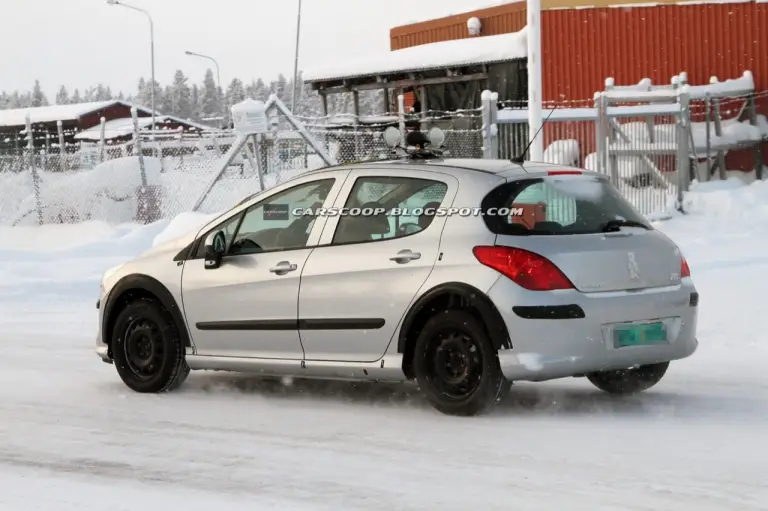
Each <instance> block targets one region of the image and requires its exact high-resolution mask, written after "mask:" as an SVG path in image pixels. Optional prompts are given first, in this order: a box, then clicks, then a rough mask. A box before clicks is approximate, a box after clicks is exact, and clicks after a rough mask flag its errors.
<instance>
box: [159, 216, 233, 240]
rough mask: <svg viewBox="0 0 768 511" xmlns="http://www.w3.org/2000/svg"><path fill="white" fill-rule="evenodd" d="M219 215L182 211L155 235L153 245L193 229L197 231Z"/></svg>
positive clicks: (181, 235) (180, 235) (185, 233)
mask: <svg viewBox="0 0 768 511" xmlns="http://www.w3.org/2000/svg"><path fill="white" fill-rule="evenodd" d="M217 216H218V215H206V214H203V213H193V212H189V213H182V214H180V215H178V216H177V217H175V218H173V219H171V220H170V222H168V224H167V225H166V227H165V229H163V231H162V232H161V233H160V234H158V235H157V236H155V238H154V240H153V241H152V246H157V245H160V244H162V243H165V242H167V241H171V240H173V239H176V238H181V237H183V236H186V235H187V234H190V233H192V232H193V231H195V232H197V231H199V230H200V228H202V227H203V225H205V224H207V223H208V222H210V221H211V220H213V219H214V218H216V217H217Z"/></svg>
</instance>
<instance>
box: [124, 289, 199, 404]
mask: <svg viewBox="0 0 768 511" xmlns="http://www.w3.org/2000/svg"><path fill="white" fill-rule="evenodd" d="M112 357H113V358H114V361H115V367H116V368H117V373H118V374H119V375H120V378H121V379H122V380H123V382H124V383H125V384H126V385H127V386H128V387H129V388H130V389H132V390H134V391H136V392H146V393H148V392H164V391H168V390H173V389H175V388H176V387H178V386H179V385H181V384H182V383H183V382H184V380H186V379H187V376H188V375H189V366H188V365H187V363H186V362H185V360H184V345H183V343H182V341H181V338H180V336H179V333H178V328H177V327H176V324H175V322H174V321H173V318H172V317H171V315H170V314H169V313H168V311H167V310H165V308H164V307H163V306H162V305H161V304H160V303H158V302H156V301H154V300H147V299H141V300H137V301H134V302H131V303H129V304H128V305H127V306H126V307H125V308H124V309H123V310H122V311H120V314H119V315H118V316H117V319H116V320H115V326H114V329H113V331H112Z"/></svg>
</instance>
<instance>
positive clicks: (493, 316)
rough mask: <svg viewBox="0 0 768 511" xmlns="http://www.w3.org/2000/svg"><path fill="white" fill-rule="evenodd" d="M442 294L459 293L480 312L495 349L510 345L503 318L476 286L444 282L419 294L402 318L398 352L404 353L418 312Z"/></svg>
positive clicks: (509, 346)
mask: <svg viewBox="0 0 768 511" xmlns="http://www.w3.org/2000/svg"><path fill="white" fill-rule="evenodd" d="M444 294H453V295H459V296H461V297H462V298H463V299H465V300H466V301H467V303H468V304H469V305H470V306H471V307H473V308H475V309H477V310H478V311H479V312H480V315H481V316H482V318H483V322H484V323H485V325H484V326H485V327H486V329H487V330H488V333H489V334H490V336H491V340H492V341H493V343H494V345H495V346H496V348H497V349H501V348H511V347H512V343H511V341H510V336H509V332H508V330H507V325H506V323H504V319H503V318H502V317H501V314H500V313H499V310H498V309H497V308H496V306H495V305H494V304H493V302H492V301H491V299H490V298H488V296H487V295H486V294H485V293H483V292H482V291H480V290H479V289H477V288H476V287H474V286H470V285H469V284H465V283H463V282H445V283H443V284H439V285H437V286H435V287H433V288H432V289H430V290H429V291H427V292H426V293H424V294H423V295H421V296H420V297H419V299H418V300H416V302H415V303H414V304H413V305H412V306H411V308H410V309H409V310H408V313H407V314H406V316H405V319H404V320H403V325H402V328H400V334H399V336H398V340H397V352H398V353H405V348H406V339H407V337H408V332H409V331H410V329H411V326H412V325H413V322H414V320H415V319H416V317H417V316H418V314H419V312H421V311H422V310H423V309H424V307H425V306H426V305H427V304H428V303H429V302H430V301H432V300H434V299H435V298H437V297H438V296H440V295H444Z"/></svg>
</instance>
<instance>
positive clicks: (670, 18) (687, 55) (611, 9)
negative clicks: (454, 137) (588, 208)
mask: <svg viewBox="0 0 768 511" xmlns="http://www.w3.org/2000/svg"><path fill="white" fill-rule="evenodd" d="M585 1H586V3H588V4H589V5H577V4H578V2H579V0H552V1H549V2H547V1H545V2H543V8H544V10H543V11H542V16H541V34H542V68H543V69H542V78H543V84H542V86H543V99H544V101H545V103H549V104H552V103H558V104H560V105H563V106H564V105H566V104H568V105H571V106H590V105H591V104H592V98H593V96H594V93H595V92H597V91H602V90H604V87H605V79H606V78H608V77H612V78H614V80H615V83H616V84H617V85H630V84H635V83H638V82H639V81H641V80H642V79H644V78H650V79H651V81H652V82H653V83H655V84H669V83H670V80H671V78H672V77H673V76H677V75H679V74H680V73H682V72H685V73H687V75H688V83H690V84H692V85H698V84H707V83H709V81H710V78H711V77H712V76H716V77H717V78H719V79H720V80H726V79H729V78H738V77H740V76H742V74H743V72H744V71H746V70H749V71H751V72H752V74H753V77H754V80H755V90H756V91H757V109H758V112H760V113H762V114H763V115H768V42H767V41H768V40H767V39H766V34H768V3H765V1H764V0H763V1H762V2H756V1H749V2H739V3H696V4H693V3H690V4H674V3H663V4H657V5H649V4H636V5H632V4H629V3H626V2H622V0H585ZM601 2H602V3H605V4H607V3H608V2H610V3H611V4H614V5H611V6H604V7H601V6H599V5H600V4H601ZM615 4H619V5H615ZM470 18H478V19H479V20H480V22H481V32H480V34H479V37H482V36H490V35H496V34H504V33H510V32H517V31H519V30H521V29H523V28H524V27H525V24H526V9H525V3H524V2H515V3H508V4H505V5H500V6H496V7H491V8H487V9H481V10H476V11H471V12H466V13H463V14H458V15H453V16H448V17H444V18H439V19H433V20H429V21H423V22H419V23H413V24H409V25H403V26H399V27H394V28H392V29H391V30H390V47H391V49H392V50H399V49H403V48H410V47H413V46H419V45H423V44H428V43H434V42H441V41H449V40H454V39H464V38H469V37H472V36H471V35H470V34H469V31H468V29H467V21H468V20H469V19H470ZM406 101H407V103H408V104H412V102H413V94H409V95H408V97H407V98H406ZM574 102H575V103H574ZM742 103H743V102H742ZM733 110H734V111H736V110H738V109H737V108H734V109H733ZM693 111H694V114H695V113H696V110H695V105H694V109H693ZM763 145H764V146H766V145H768V144H763ZM728 160H729V161H728V168H730V169H745V170H746V169H750V168H752V167H753V166H754V152H753V151H752V150H746V151H732V152H730V153H729V155H728ZM763 160H764V162H765V164H766V165H768V148H764V150H763Z"/></svg>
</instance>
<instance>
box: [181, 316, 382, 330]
mask: <svg viewBox="0 0 768 511" xmlns="http://www.w3.org/2000/svg"><path fill="white" fill-rule="evenodd" d="M385 323H386V321H384V319H382V318H322V319H299V320H293V319H254V320H241V321H204V322H199V323H195V327H197V329H198V330H208V331H211V330H216V331H246V330H273V331H274V330H378V329H380V328H382V327H383V326H384V324H385Z"/></svg>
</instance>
